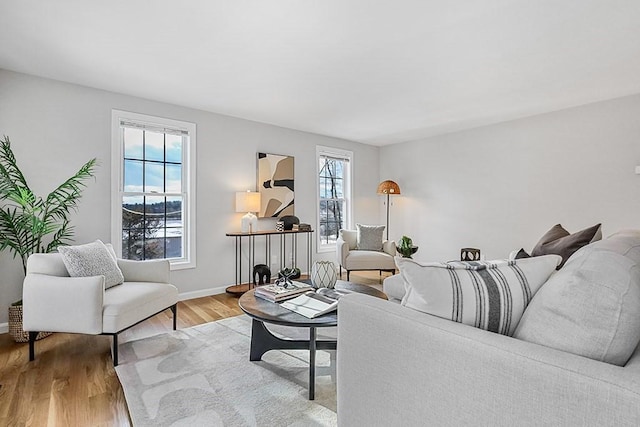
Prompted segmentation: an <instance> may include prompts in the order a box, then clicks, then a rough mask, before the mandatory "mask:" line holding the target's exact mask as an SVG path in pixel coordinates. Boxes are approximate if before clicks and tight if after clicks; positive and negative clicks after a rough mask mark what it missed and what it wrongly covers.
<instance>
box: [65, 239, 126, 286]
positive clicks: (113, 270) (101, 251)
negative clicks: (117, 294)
mask: <svg viewBox="0 0 640 427" xmlns="http://www.w3.org/2000/svg"><path fill="white" fill-rule="evenodd" d="M58 252H60V255H62V261H63V262H64V265H65V267H67V271H68V272H69V276H71V277H88V276H104V287H105V289H108V288H110V287H112V286H116V285H119V284H121V283H122V282H124V276H123V275H122V271H121V270H120V268H119V267H118V264H117V262H116V260H115V257H114V255H115V253H113V255H112V252H113V250H112V251H111V252H110V251H109V249H108V248H107V246H105V244H104V243H102V242H101V241H100V240H96V241H95V242H92V243H87V244H85V245H77V246H59V247H58Z"/></svg>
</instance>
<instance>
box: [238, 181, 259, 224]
mask: <svg viewBox="0 0 640 427" xmlns="http://www.w3.org/2000/svg"><path fill="white" fill-rule="evenodd" d="M259 211H260V193H256V192H252V191H238V192H237V193H236V212H246V213H247V214H246V215H244V216H243V217H242V222H241V223H240V231H242V232H243V233H252V232H254V231H257V230H258V217H257V216H255V215H254V214H253V212H259Z"/></svg>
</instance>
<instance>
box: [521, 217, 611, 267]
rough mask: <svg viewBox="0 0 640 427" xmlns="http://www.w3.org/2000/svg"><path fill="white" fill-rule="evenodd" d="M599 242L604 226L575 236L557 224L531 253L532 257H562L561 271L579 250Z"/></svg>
mask: <svg viewBox="0 0 640 427" xmlns="http://www.w3.org/2000/svg"><path fill="white" fill-rule="evenodd" d="M598 240H602V224H596V225H594V226H593V227H589V228H585V229H584V230H580V231H577V232H575V233H573V234H570V233H569V232H568V231H567V230H565V229H564V227H562V225H560V224H556V225H554V226H553V227H551V229H550V230H549V231H547V232H546V233H545V234H544V236H542V238H541V239H540V241H539V242H538V243H537V244H536V246H535V248H533V250H532V251H531V256H534V257H535V256H541V255H549V254H555V255H560V256H561V257H562V262H561V263H560V265H559V266H558V270H560V269H561V268H562V266H563V265H564V263H565V262H567V260H568V259H569V258H570V257H571V255H573V254H574V253H575V252H576V251H577V250H578V249H580V248H581V247H583V246H586V245H588V244H589V243H593V242H596V241H598Z"/></svg>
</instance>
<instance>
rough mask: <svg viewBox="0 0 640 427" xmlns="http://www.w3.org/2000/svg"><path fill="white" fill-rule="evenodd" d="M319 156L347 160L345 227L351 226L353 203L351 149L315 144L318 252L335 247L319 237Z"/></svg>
mask: <svg viewBox="0 0 640 427" xmlns="http://www.w3.org/2000/svg"><path fill="white" fill-rule="evenodd" d="M321 156H327V157H337V158H343V159H347V160H348V161H349V168H348V170H347V171H346V174H345V177H344V187H343V190H344V191H345V203H346V207H345V212H344V214H345V216H346V218H345V220H344V224H345V228H347V229H351V228H352V222H351V221H352V220H351V218H352V215H351V210H352V204H353V203H352V200H353V183H352V178H351V177H352V175H353V173H352V171H353V151H348V150H342V149H339V148H333V147H324V146H321V145H317V146H316V230H317V233H316V234H317V237H316V244H317V245H316V247H317V248H318V253H321V252H332V251H335V250H336V247H335V245H334V244H332V243H330V244H325V243H322V239H321V237H320V199H321V197H320V157H321Z"/></svg>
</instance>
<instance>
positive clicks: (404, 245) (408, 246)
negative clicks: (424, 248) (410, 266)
mask: <svg viewBox="0 0 640 427" xmlns="http://www.w3.org/2000/svg"><path fill="white" fill-rule="evenodd" d="M399 243H400V244H399V245H398V246H397V247H396V250H397V251H398V253H399V254H400V255H402V257H403V258H412V255H413V254H415V253H416V252H417V251H418V247H417V246H414V245H413V241H412V240H411V238H410V237H408V236H402V239H400V242H399Z"/></svg>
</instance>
